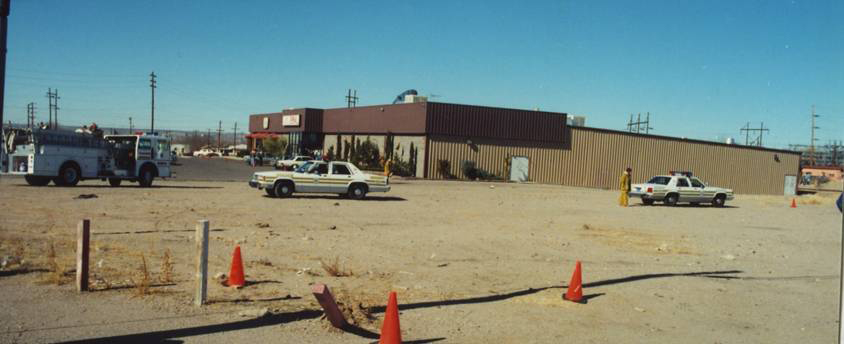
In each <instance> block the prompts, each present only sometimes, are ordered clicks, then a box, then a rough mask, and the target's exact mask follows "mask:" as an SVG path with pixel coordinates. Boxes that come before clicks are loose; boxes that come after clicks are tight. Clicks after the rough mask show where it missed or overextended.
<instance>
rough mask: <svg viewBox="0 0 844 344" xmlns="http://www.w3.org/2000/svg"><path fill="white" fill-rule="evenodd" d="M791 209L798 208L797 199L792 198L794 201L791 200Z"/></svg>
mask: <svg viewBox="0 0 844 344" xmlns="http://www.w3.org/2000/svg"><path fill="white" fill-rule="evenodd" d="M791 207H792V208H797V199H796V198H792V199H791Z"/></svg>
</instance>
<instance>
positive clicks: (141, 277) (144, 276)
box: [132, 253, 150, 296]
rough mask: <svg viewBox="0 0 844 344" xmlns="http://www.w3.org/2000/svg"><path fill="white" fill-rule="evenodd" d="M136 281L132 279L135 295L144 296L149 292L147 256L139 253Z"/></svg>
mask: <svg viewBox="0 0 844 344" xmlns="http://www.w3.org/2000/svg"><path fill="white" fill-rule="evenodd" d="M137 273H138V281H137V282H135V280H132V283H133V284H134V285H135V296H144V295H147V294H149V287H150V277H149V269H148V268H147V258H146V257H145V256H144V254H143V253H141V265H139V266H138V271H137Z"/></svg>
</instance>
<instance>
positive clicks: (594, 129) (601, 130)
mask: <svg viewBox="0 0 844 344" xmlns="http://www.w3.org/2000/svg"><path fill="white" fill-rule="evenodd" d="M569 128H572V129H578V130H591V131H599V132H607V133H615V134H622V135H629V136H645V137H651V138H655V139H660V140H669V141H678V142H691V143H702V144H708V145H713V146H721V147H732V148H744V149H753V150H760V151H767V152H776V153H783V154H796V155H800V154H802V153H801V152H798V151H792V150H787V149H776V148H765V147H759V146H746V145H739V144H728V143H722V142H715V141H706V140H699V139H687V138H682V137H675V136H664V135H654V134H642V133H631V132H629V131H623V130H613V129H604V128H595V127H576V126H569Z"/></svg>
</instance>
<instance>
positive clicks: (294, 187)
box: [249, 160, 390, 199]
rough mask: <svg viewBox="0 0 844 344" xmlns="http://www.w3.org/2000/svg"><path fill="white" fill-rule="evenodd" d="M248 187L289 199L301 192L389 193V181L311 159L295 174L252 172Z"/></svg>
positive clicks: (339, 163) (356, 196)
mask: <svg viewBox="0 0 844 344" xmlns="http://www.w3.org/2000/svg"><path fill="white" fill-rule="evenodd" d="M249 186H251V187H253V188H258V189H263V190H264V191H266V193H267V195H269V196H270V197H289V196H290V195H291V194H293V193H294V192H301V193H336V194H338V195H340V197H349V198H353V199H364V198H365V197H366V194H367V193H370V192H387V191H390V179H389V178H388V177H387V176H381V175H373V174H369V173H364V172H361V170H360V169H358V168H357V166H355V165H354V164H352V163H349V162H344V161H331V162H328V161H321V160H312V161H308V162H306V163H305V164H304V165H302V166H299V168H297V169H296V170H295V171H266V172H256V173H255V174H253V175H252V179H251V180H250V181H249Z"/></svg>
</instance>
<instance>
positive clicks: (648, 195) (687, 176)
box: [628, 171, 734, 207]
mask: <svg viewBox="0 0 844 344" xmlns="http://www.w3.org/2000/svg"><path fill="white" fill-rule="evenodd" d="M628 195H629V196H630V197H641V198H642V203H644V204H645V205H652V204H654V202H656V201H659V202H663V203H665V205H675V204H677V203H678V202H687V203H691V204H693V205H696V204H700V203H711V204H712V205H713V206H716V207H723V206H724V204H725V203H726V201H729V200H732V199H733V198H734V196H733V190H731V189H724V188H719V187H714V186H709V185H706V183H704V182H703V181H701V180H700V179H699V178H697V177H695V176H694V175H693V174H692V173H691V172H675V171H671V172H670V173H669V175H666V176H655V177H653V178H651V179H650V180H648V182H647V183H644V184H633V185H631V186H630V192H629V193H628Z"/></svg>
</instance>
